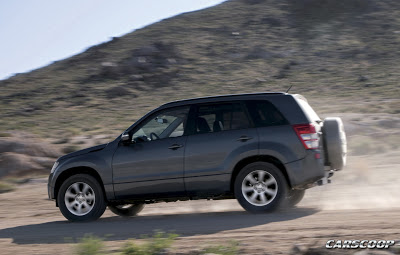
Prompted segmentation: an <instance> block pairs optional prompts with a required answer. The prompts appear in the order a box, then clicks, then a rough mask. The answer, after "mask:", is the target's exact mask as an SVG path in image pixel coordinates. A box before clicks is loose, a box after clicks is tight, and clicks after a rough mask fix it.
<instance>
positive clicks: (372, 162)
mask: <svg viewBox="0 0 400 255" xmlns="http://www.w3.org/2000/svg"><path fill="white" fill-rule="evenodd" d="M399 156H400V153H399V152H396V153H393V152H392V154H388V155H385V157H384V159H385V160H382V156H379V157H378V156H376V157H371V156H368V157H367V156H365V157H353V158H351V159H350V164H349V167H348V169H346V170H344V171H343V172H342V173H338V174H337V176H335V177H336V178H334V179H333V183H332V184H330V185H327V186H323V187H316V188H313V189H310V190H308V192H307V194H306V197H305V199H304V200H303V201H302V203H301V204H300V205H299V206H298V208H295V209H292V210H286V211H280V212H276V213H272V214H266V215H252V214H249V213H246V212H245V211H243V209H242V208H241V207H240V206H239V205H238V204H237V202H236V201H235V200H225V201H190V202H177V203H162V204H153V205H148V206H147V207H145V209H144V210H143V212H142V213H141V214H140V216H139V217H136V218H129V219H125V218H120V217H116V216H114V215H113V214H112V213H111V212H110V211H108V210H107V211H106V213H105V214H104V215H103V217H102V218H101V219H100V220H99V221H96V222H91V223H80V224H77V223H69V222H67V221H65V219H64V218H63V217H62V215H61V213H60V212H59V211H58V208H56V207H55V206H54V202H52V201H48V200H46V198H47V194H46V180H45V179H37V180H33V181H31V182H29V183H27V184H23V185H20V186H19V187H18V189H17V190H16V191H13V192H10V193H5V194H0V205H1V206H0V251H1V254H3V255H8V254H10V255H11V254H13V255H14V254H54V253H55V252H56V253H57V254H72V253H73V251H74V250H73V249H74V245H75V244H74V242H75V241H76V240H78V239H79V238H80V237H82V236H83V235H84V234H86V233H93V234H94V235H97V236H100V237H104V238H105V239H106V240H107V242H106V245H107V249H108V250H109V251H118V248H119V247H121V244H122V243H124V242H125V240H126V239H130V238H139V237H140V236H141V235H143V234H152V233H153V232H154V230H162V231H165V232H171V231H174V232H175V233H177V234H179V235H180V237H179V238H178V240H177V241H176V243H175V244H174V246H173V247H174V249H177V250H181V251H186V250H192V249H196V248H201V247H204V246H209V245H213V244H221V243H226V241H227V240H237V241H239V243H240V246H239V247H240V249H241V250H243V251H245V252H246V253H247V254H287V253H289V252H290V250H291V248H292V247H293V245H294V244H305V245H311V246H313V247H324V246H325V243H326V241H327V240H330V239H370V240H371V239H395V240H397V239H400V229H399V226H400V217H399V215H400V196H399V194H400V188H399V186H398V179H399V177H400V172H398V170H400V168H399V166H400V164H399V162H398V161H399V160H398V158H399Z"/></svg>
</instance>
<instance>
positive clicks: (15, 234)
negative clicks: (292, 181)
mask: <svg viewBox="0 0 400 255" xmlns="http://www.w3.org/2000/svg"><path fill="white" fill-rule="evenodd" d="M316 212H318V210H316V209H314V208H294V209H291V210H283V211H278V212H274V213H269V214H250V213H248V212H245V211H228V212H212V213H191V214H173V215H156V216H154V215H151V216H150V215H149V216H138V217H133V218H122V217H118V216H115V217H107V218H101V219H99V220H97V221H94V222H86V223H71V222H68V221H55V222H46V223H41V224H31V225H24V226H18V227H12V228H6V229H2V230H0V238H12V239H13V243H17V244H52V243H53V244H54V243H68V242H76V241H77V240H79V238H81V237H83V236H84V235H85V234H88V233H90V234H93V235H96V236H99V237H104V238H105V239H106V240H109V241H114V240H125V239H129V238H140V237H141V236H142V235H152V234H153V233H154V231H155V230H157V231H158V230H159V231H164V232H174V233H176V234H179V235H180V236H192V235H204V234H212V233H217V232H220V231H226V230H236V229H241V228H248V227H253V226H258V225H266V226H265V227H266V229H268V223H271V222H281V221H288V220H294V219H298V218H302V217H305V216H309V215H312V214H314V213H316Z"/></svg>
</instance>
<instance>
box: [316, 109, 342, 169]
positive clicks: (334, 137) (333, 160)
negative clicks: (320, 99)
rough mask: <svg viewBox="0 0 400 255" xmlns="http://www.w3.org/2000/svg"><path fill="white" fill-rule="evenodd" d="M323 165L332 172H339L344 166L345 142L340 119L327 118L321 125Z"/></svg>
mask: <svg viewBox="0 0 400 255" xmlns="http://www.w3.org/2000/svg"><path fill="white" fill-rule="evenodd" d="M322 132H323V136H324V149H325V159H326V160H325V165H329V166H330V167H331V169H332V170H341V169H343V168H344V166H345V165H346V156H347V141H346V133H345V131H344V127H343V122H342V120H341V119H340V118H337V117H329V118H326V119H325V120H324V125H323V131H322Z"/></svg>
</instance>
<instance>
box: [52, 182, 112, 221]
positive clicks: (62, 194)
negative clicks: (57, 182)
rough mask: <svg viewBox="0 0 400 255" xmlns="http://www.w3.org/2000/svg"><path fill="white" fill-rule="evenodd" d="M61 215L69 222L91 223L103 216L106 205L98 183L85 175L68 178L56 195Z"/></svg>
mask: <svg viewBox="0 0 400 255" xmlns="http://www.w3.org/2000/svg"><path fill="white" fill-rule="evenodd" d="M57 201H58V205H59V207H60V211H61V213H62V214H63V215H64V217H65V218H67V219H68V220H69V221H91V220H96V219H98V218H100V217H101V215H103V213H104V211H105V209H106V207H107V204H106V201H105V198H104V193H103V189H102V187H101V186H100V184H99V182H98V181H97V180H96V179H95V178H94V177H92V176H90V175H87V174H77V175H73V176H71V177H69V178H68V179H67V180H65V181H64V183H63V184H62V185H61V187H60V190H59V192H58V195H57Z"/></svg>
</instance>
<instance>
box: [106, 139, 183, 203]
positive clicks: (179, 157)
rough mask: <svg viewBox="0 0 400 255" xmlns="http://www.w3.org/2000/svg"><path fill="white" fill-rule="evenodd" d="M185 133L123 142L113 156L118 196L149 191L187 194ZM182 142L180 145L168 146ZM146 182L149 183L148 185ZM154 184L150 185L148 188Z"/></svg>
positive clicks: (116, 194)
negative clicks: (178, 146) (135, 141)
mask: <svg viewBox="0 0 400 255" xmlns="http://www.w3.org/2000/svg"><path fill="white" fill-rule="evenodd" d="M186 139H187V137H186V136H182V137H174V138H167V139H161V140H155V141H150V142H141V143H134V144H129V145H122V144H120V145H119V146H118V148H117V150H116V151H115V153H114V158H113V182H114V188H115V196H116V198H125V197H129V195H130V194H131V195H132V196H135V197H136V196H144V195H147V193H150V194H158V195H160V194H163V193H165V194H168V193H171V194H173V195H178V194H177V192H178V191H179V190H181V193H182V194H181V195H183V194H184V189H185V188H184V184H183V162H184V160H183V157H184V151H185V146H186ZM174 144H179V145H181V146H182V147H181V148H178V149H169V147H170V146H172V145H174ZM146 185H147V186H148V187H146ZM149 187H151V188H149Z"/></svg>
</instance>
